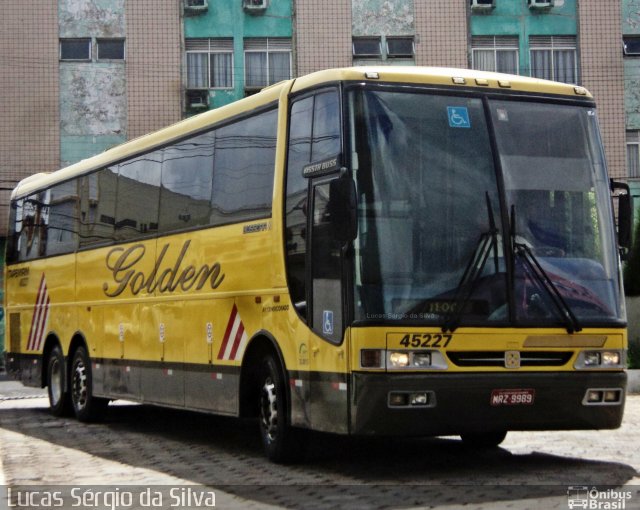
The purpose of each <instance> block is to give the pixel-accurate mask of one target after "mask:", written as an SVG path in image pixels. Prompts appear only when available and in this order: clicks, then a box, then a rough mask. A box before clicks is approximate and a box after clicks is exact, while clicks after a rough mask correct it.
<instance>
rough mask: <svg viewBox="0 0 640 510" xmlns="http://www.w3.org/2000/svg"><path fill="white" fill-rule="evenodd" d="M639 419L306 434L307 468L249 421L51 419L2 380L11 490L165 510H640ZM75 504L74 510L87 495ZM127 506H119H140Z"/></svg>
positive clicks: (35, 396) (34, 395)
mask: <svg viewBox="0 0 640 510" xmlns="http://www.w3.org/2000/svg"><path fill="white" fill-rule="evenodd" d="M638 424H640V396H636V395H634V396H630V397H629V398H628V400H627V409H626V413H625V420H624V423H623V426H622V428H620V429H619V430H616V431H604V432H591V431H589V432H553V433H529V432H512V433H510V434H509V435H508V436H507V439H506V441H505V442H504V443H503V445H502V448H500V449H497V450H494V451H489V452H486V451H485V452H482V451H471V450H468V449H465V448H464V447H463V446H462V444H461V443H460V441H459V440H457V439H456V438H434V439H424V440H383V439H377V440H371V439H367V440H362V439H360V440H350V439H346V438H339V437H333V436H325V435H319V434H318V435H312V436H310V438H309V441H310V442H311V445H310V452H309V454H308V455H307V458H306V460H305V462H304V463H302V464H299V465H296V466H279V465H274V464H271V463H269V462H268V461H266V460H265V459H264V457H263V455H262V452H261V447H260V443H259V439H258V435H257V431H256V430H255V425H254V424H253V423H250V422H241V421H237V420H233V419H228V418H220V417H211V416H205V415H199V414H194V413H187V412H178V411H172V410H163V409H156V408H152V407H146V406H139V405H132V404H120V405H112V406H110V409H109V413H108V417H107V419H106V421H105V422H104V423H101V424H82V423H79V422H77V421H75V420H73V419H57V418H53V417H52V416H50V415H49V413H48V411H47V400H46V398H44V396H43V393H42V392H38V391H37V390H30V389H24V388H22V387H21V386H19V385H17V384H16V383H13V382H8V381H0V468H2V469H1V470H0V485H2V476H4V479H5V483H6V484H7V485H8V486H9V487H13V488H20V490H23V489H24V490H25V491H27V493H28V491H30V490H35V489H39V490H41V491H46V490H55V489H56V488H58V489H59V488H60V487H61V486H65V487H66V488H65V490H69V488H70V487H81V489H82V491H95V490H97V489H95V487H94V486H97V485H108V486H110V488H109V490H111V491H112V492H113V491H120V493H123V492H127V491H128V490H129V489H128V488H130V486H136V487H133V488H131V492H132V493H135V494H136V497H138V496H137V492H135V491H143V490H145V489H144V488H145V487H147V488H149V487H151V488H153V491H154V492H155V491H156V490H157V491H160V492H162V494H164V496H165V497H164V499H163V500H162V504H163V505H164V506H162V507H163V508H171V504H174V503H177V502H178V501H179V502H180V504H179V505H178V506H179V507H182V508H198V507H199V508H203V507H204V503H198V501H194V500H186V499H184V496H185V495H187V496H188V494H187V492H188V491H187V489H188V488H190V487H193V488H194V490H196V489H197V490H198V491H204V493H214V494H215V498H216V501H215V502H216V508H223V509H227V508H228V509H240V508H294V509H297V508H300V509H302V508H304V509H316V508H317V509H326V508H329V509H339V508H340V509H341V508H355V509H360V508H362V509H365V508H366V509H368V508H392V509H400V508H402V509H406V508H434V507H436V508H446V509H462V508H464V509H494V508H497V509H507V508H515V509H526V508H531V509H553V508H559V509H566V508H569V505H568V502H569V499H570V498H574V493H573V492H570V493H569V496H568V495H567V491H568V489H569V487H586V488H587V489H583V492H582V496H575V497H576V498H578V497H581V498H582V499H580V501H583V502H585V504H586V502H587V500H586V499H584V498H592V499H594V500H595V503H598V504H599V505H600V506H590V507H588V508H627V509H629V508H640V474H639V471H640V448H639V447H638V444H639V443H640V441H639V440H640V431H638V427H637V425H638ZM203 486H205V487H203ZM608 486H615V487H616V489H615V491H614V492H611V490H609V492H606V490H607V489H608V488H609V487H608ZM25 487H26V488H25ZM594 487H595V488H596V489H597V491H596V492H598V494H596V492H592V489H593V488H594ZM16 490H17V489H16ZM105 490H106V489H105ZM171 490H178V491H182V492H180V493H179V496H180V497H182V499H181V500H178V499H170V498H169V495H170V494H177V493H171V492H170V491H171ZM572 490H574V489H572ZM575 491H576V492H575V494H578V493H579V491H578V490H575ZM589 493H590V494H591V495H589ZM82 494H83V497H84V495H85V494H84V493H82ZM91 494H92V493H91ZM585 494H586V496H585ZM14 496H15V490H14ZM66 498H67V496H66V495H65V497H64V498H63V500H64V503H65V507H67V508H72V507H73V506H72V503H74V504H75V502H76V501H77V500H69V499H66ZM576 501H577V500H576ZM3 503H4V504H6V499H5V500H3V501H2V502H0V508H3V506H2V504H3ZM32 503H33V501H32ZM35 503H38V502H37V501H36V502H35ZM121 503H122V502H121ZM124 503H125V504H124V505H122V506H115V507H113V506H112V507H111V508H114V509H115V508H132V507H131V506H127V505H126V503H127V501H124ZM595 503H591V501H590V500H589V504H590V505H591V504H595ZM612 503H617V504H618V505H622V506H611V504H612ZM33 506H34V507H35V505H33ZM135 507H137V506H135ZM159 507H160V506H158V508H159ZM76 508H78V507H77V506H76ZM80 508H96V507H94V506H92V505H87V506H81V507H80Z"/></svg>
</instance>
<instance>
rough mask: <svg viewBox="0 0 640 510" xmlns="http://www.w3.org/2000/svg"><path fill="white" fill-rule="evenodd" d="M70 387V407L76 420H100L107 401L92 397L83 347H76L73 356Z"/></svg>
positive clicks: (89, 376) (91, 380)
mask: <svg viewBox="0 0 640 510" xmlns="http://www.w3.org/2000/svg"><path fill="white" fill-rule="evenodd" d="M70 386H71V405H72V406H73V412H74V413H75V415H76V418H78V420H80V421H83V422H91V421H98V420H100V419H102V417H103V416H104V413H105V411H106V409H107V406H108V405H109V400H108V399H105V398H98V397H94V396H93V378H92V374H91V361H90V360H89V355H88V354H87V350H86V349H85V348H84V347H83V346H80V347H78V348H77V349H76V352H75V353H74V355H73V361H72V362H71V384H70Z"/></svg>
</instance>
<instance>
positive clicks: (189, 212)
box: [160, 132, 215, 232]
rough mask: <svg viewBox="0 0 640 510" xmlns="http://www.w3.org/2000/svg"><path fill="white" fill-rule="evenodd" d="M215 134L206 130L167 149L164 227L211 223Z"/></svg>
mask: <svg viewBox="0 0 640 510" xmlns="http://www.w3.org/2000/svg"><path fill="white" fill-rule="evenodd" d="M214 149H215V135H214V133H213V132H211V133H205V134H203V135H199V136H196V137H193V138H189V139H188V140H184V141H182V142H179V143H177V144H175V145H173V146H171V147H167V148H166V149H165V150H164V161H163V163H162V188H161V191H160V204H161V207H160V231H162V232H168V231H172V230H179V229H184V228H191V227H197V226H199V225H207V224H208V223H209V216H210V200H211V183H212V179H213V153H214Z"/></svg>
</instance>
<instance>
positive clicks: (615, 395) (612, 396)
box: [604, 390, 620, 402]
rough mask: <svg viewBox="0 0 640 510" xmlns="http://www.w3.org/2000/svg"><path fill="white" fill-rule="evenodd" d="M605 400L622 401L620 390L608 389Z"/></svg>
mask: <svg viewBox="0 0 640 510" xmlns="http://www.w3.org/2000/svg"><path fill="white" fill-rule="evenodd" d="M604 401H605V402H619V401H620V390H606V391H605V392H604Z"/></svg>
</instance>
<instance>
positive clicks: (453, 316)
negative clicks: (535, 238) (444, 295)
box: [442, 192, 498, 333]
mask: <svg viewBox="0 0 640 510" xmlns="http://www.w3.org/2000/svg"><path fill="white" fill-rule="evenodd" d="M485 196H486V199H487V214H488V216H489V231H488V232H483V233H482V234H481V235H480V239H478V243H477V244H476V248H475V250H473V253H472V254H471V259H469V263H468V264H467V267H466V268H465V270H464V273H463V274H462V278H461V279H460V283H458V287H457V288H456V294H455V296H454V300H453V304H452V306H451V307H450V310H451V313H449V314H447V315H446V316H445V319H444V324H443V325H442V332H443V333H447V332H451V333H453V332H454V331H455V330H456V328H457V327H458V326H459V325H460V319H461V317H462V313H463V310H464V307H465V306H466V305H467V303H468V302H469V299H470V298H471V295H472V294H473V289H474V288H475V284H476V282H477V281H478V280H479V279H480V276H481V275H482V271H483V270H484V266H485V265H486V264H487V260H488V259H489V255H490V253H491V251H493V263H494V265H495V272H496V273H497V272H498V229H497V227H496V221H495V218H494V217H493V208H492V207H491V199H490V198H489V193H488V192H485Z"/></svg>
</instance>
